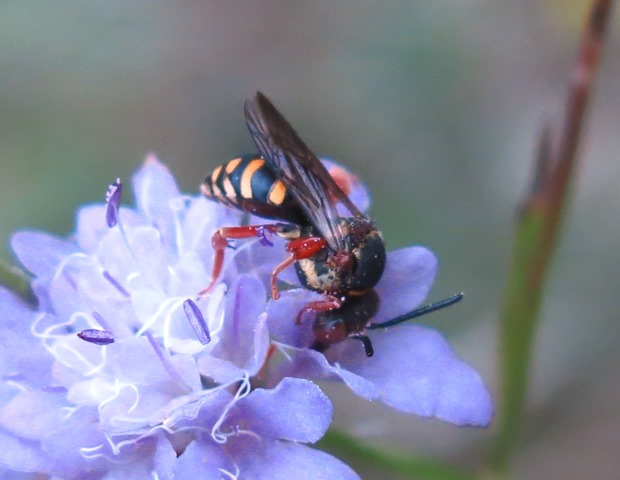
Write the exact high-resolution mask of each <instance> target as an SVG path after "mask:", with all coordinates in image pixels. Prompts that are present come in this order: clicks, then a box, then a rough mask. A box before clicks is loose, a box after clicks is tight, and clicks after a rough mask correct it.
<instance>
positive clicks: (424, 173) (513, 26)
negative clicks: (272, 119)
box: [0, 0, 620, 480]
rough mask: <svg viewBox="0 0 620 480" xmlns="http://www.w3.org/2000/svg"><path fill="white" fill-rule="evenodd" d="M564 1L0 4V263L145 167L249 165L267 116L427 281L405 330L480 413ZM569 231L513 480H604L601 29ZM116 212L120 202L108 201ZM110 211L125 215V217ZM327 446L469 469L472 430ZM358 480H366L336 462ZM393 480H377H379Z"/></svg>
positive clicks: (612, 237)
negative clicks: (259, 102) (453, 372)
mask: <svg viewBox="0 0 620 480" xmlns="http://www.w3.org/2000/svg"><path fill="white" fill-rule="evenodd" d="M586 6H587V4H586V2H584V1H581V0H547V1H540V0H518V1H511V2H493V1H491V0H441V1H437V2H422V1H410V0H407V1H405V0H396V1H393V2H380V1H376V0H375V1H369V0H363V1H362V0H360V1H356V2H352V1H349V2H345V1H341V2H333V1H331V0H315V1H313V2H301V1H286V0H263V1H261V2H240V1H235V2H218V1H214V0H211V1H202V2H192V1H185V0H177V1H176V2H161V1H159V2H158V1H141V0H134V1H132V2H126V1H119V0H107V1H106V2H69V1H64V0H57V1H55V2H46V1H43V0H41V1H23V0H6V1H4V2H3V4H2V10H3V11H2V15H1V16H0V72H1V73H0V167H1V169H0V239H1V240H2V247H0V259H3V260H6V261H10V262H12V261H14V260H13V257H12V254H11V252H10V248H9V239H10V236H11V232H13V231H14V230H16V229H23V228H29V229H42V230H47V231H51V232H53V233H56V234H58V235H67V234H70V232H71V231H72V229H73V225H74V213H75V210H76V207H77V206H78V205H81V204H84V203H88V202H100V201H102V199H103V198H104V194H105V191H106V187H107V185H108V184H109V183H110V182H111V181H113V180H114V179H115V178H116V177H121V178H122V179H124V180H128V179H129V178H130V175H131V174H132V172H133V171H134V170H135V169H136V168H137V167H138V166H139V165H140V163H141V161H142V159H143V158H144V156H145V154H147V153H148V152H155V153H157V154H158V155H159V156H160V157H161V158H162V160H163V161H164V162H165V163H167V165H168V166H169V167H170V168H171V169H172V170H173V172H174V173H175V175H176V177H177V179H178V181H179V183H180V185H181V187H182V189H184V190H185V191H187V192H197V191H198V185H199V184H200V182H201V180H202V178H203V177H204V175H205V174H206V173H207V172H208V171H209V170H210V169H212V168H213V167H215V166H217V165H218V164H220V163H222V162H224V161H226V160H227V159H229V158H232V157H233V156H235V155H238V154H240V153H244V152H252V151H254V148H253V146H252V143H251V140H250V138H249V135H248V134H247V131H246V128H245V125H244V122H243V114H242V107H243V101H244V100H245V99H246V98H247V97H248V96H250V95H251V94H253V92H254V91H256V90H257V89H260V90H262V91H263V92H265V93H266V94H267V95H268V96H270V97H271V98H272V100H273V101H274V102H275V104H276V105H277V106H278V107H279V108H280V109H281V110H282V112H283V113H284V114H285V116H286V117H287V118H288V119H289V120H290V121H291V123H292V124H293V125H294V126H295V127H296V128H297V130H298V131H299V132H300V134H301V136H302V137H303V138H304V139H305V140H306V141H307V142H308V144H309V145H310V146H311V147H312V148H313V149H314V150H315V152H316V153H318V154H320V155H329V156H331V157H333V158H335V159H337V160H338V161H340V162H342V163H344V164H345V165H347V166H348V167H350V168H351V169H352V170H353V171H354V172H356V173H358V174H359V175H360V176H361V177H362V178H364V179H365V180H366V181H367V183H368V186H369V188H370V190H371V192H372V193H373V204H372V209H371V214H372V216H373V217H374V218H375V219H376V220H377V222H378V223H379V225H380V227H381V228H382V230H383V232H384V236H385V238H386V239H387V243H388V246H389V248H397V247H401V246H404V245H409V244H423V245H427V246H429V247H430V248H431V249H432V250H434V251H435V252H436V254H437V256H438V257H439V259H440V272H439V276H438V279H437V283H436V285H435V287H434V290H433V291H432V294H431V296H432V299H440V298H443V297H445V296H448V295H450V294H451V293H453V292H456V291H464V292H465V293H466V299H465V301H464V302H462V303H461V304H460V305H458V306H456V307H453V308H451V309H449V311H445V312H442V313H441V314H436V315H434V316H430V317H427V318H425V319H423V321H424V323H426V324H429V325H431V326H433V327H436V328H438V329H440V330H442V331H443V332H445V334H446V335H447V336H448V337H449V339H450V341H451V342H452V344H453V345H454V346H455V348H456V350H457V351H458V352H459V354H460V355H461V356H462V357H463V358H465V359H467V360H468V361H469V362H471V363H472V364H474V365H475V366H476V367H477V368H478V369H479V371H481V373H482V375H483V376H484V378H485V379H486V381H487V383H488V384H489V385H490V387H491V388H492V390H493V391H496V390H497V378H496V373H497V372H496V364H497V359H496V340H495V335H496V326H495V324H496V312H497V308H498V304H499V302H500V298H501V293H502V289H503V286H504V285H505V281H506V278H505V276H506V273H507V268H508V265H509V261H510V253H511V245H512V225H513V220H514V218H515V212H516V208H517V205H518V203H519V201H520V199H521V198H522V196H523V194H524V192H525V190H526V186H527V182H528V179H529V177H530V172H531V159H532V154H533V151H534V144H535V142H536V139H537V137H538V133H537V132H538V127H539V125H540V123H541V120H542V118H543V117H545V116H547V117H552V118H553V116H557V115H559V114H560V113H561V108H562V102H563V96H564V92H565V86H566V80H567V74H568V71H569V68H570V67H571V65H572V62H573V59H574V58H575V55H576V49H577V41H578V38H579V36H580V32H581V26H582V24H583V19H584V14H585V11H586ZM610 27H611V28H610V33H611V35H610V38H609V41H608V44H607V46H606V49H605V51H604V57H603V63H602V68H601V71H600V76H599V78H598V80H597V89H596V91H595V96H594V102H593V104H592V109H591V116H590V119H589V124H588V127H587V135H586V142H585V143H584V148H583V159H582V160H583V161H582V164H581V168H580V175H579V177H578V180H577V183H576V185H575V186H576V188H575V190H574V195H573V202H572V209H571V210H572V211H571V212H570V216H569V217H568V220H567V222H566V223H565V225H564V236H563V239H562V243H561V246H560V249H559V252H558V255H557V256H556V258H555V261H554V264H553V269H552V274H551V278H550V283H549V288H548V294H547V297H546V301H545V304H544V309H543V320H542V323H541V328H540V330H539V335H538V340H537V343H536V345H535V355H534V365H533V384H532V388H531V392H530V399H529V413H528V418H527V422H526V424H525V425H524V436H523V439H522V446H521V448H520V450H519V453H518V455H517V456H516V458H515V464H514V477H515V478H523V479H535V478H546V479H556V478H557V479H560V478H561V479H573V478H575V479H578V478H585V477H588V478H597V479H607V478H609V479H616V478H618V475H620V473H618V472H620V457H619V456H618V455H617V443H618V441H617V438H618V434H620V409H619V408H618V405H619V404H620V369H619V368H618V365H619V364H620V363H619V361H620V353H619V349H618V348H617V344H618V342H619V341H620V318H619V316H620V315H619V314H618V312H619V311H620V295H618V289H619V285H620V268H619V262H618V246H619V245H620V215H619V214H620V208H619V206H620V188H619V187H618V185H620V161H619V160H620V158H619V154H620V136H619V135H618V126H619V125H620V95H618V91H617V86H618V83H616V82H619V81H620V55H618V53H619V51H620V33H619V30H620V22H619V21H618V16H617V15H616V18H614V19H613V22H612V24H611V25H610ZM125 198H126V199H129V198H130V197H129V196H127V197H125ZM127 201H129V200H127ZM329 391H330V394H335V395H336V397H337V398H336V411H335V426H337V427H338V428H340V429H342V430H344V431H346V432H349V433H352V434H354V435H356V436H357V437H359V438H361V439H363V440H364V441H365V442H367V443H368V444H369V445H373V446H381V447H383V448H387V449H389V450H390V451H394V452H401V453H415V454H420V455H425V456H429V457H432V458H436V459H440V460H444V461H446V462H448V463H451V464H453V465H456V466H459V465H460V466H464V467H472V468H474V469H475V468H478V467H480V465H481V464H482V463H483V461H484V458H485V455H486V451H487V446H488V443H489V441H490V439H491V436H492V430H471V429H459V428H457V427H454V426H452V425H447V424H442V423H441V422H439V421H432V420H422V419H418V418H415V417H410V416H406V415H402V414H398V413H394V412H392V411H390V410H389V409H388V408H385V407H382V406H381V405H377V404H369V403H367V402H364V401H362V400H359V399H357V398H354V397H353V395H352V394H349V393H348V392H347V391H345V390H344V389H343V388H339V387H337V386H334V387H329ZM344 460H345V461H347V462H348V463H350V464H351V465H352V466H354V467H355V468H356V469H357V470H358V472H359V473H360V474H361V475H362V477H363V478H370V479H372V478H381V479H383V480H386V479H387V478H391V477H389V474H386V472H384V471H378V469H373V467H372V465H368V464H367V463H365V462H364V461H363V460H362V459H351V458H344ZM393 478H398V477H393Z"/></svg>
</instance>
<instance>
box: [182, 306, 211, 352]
mask: <svg viewBox="0 0 620 480" xmlns="http://www.w3.org/2000/svg"><path fill="white" fill-rule="evenodd" d="M183 310H185V315H186V316H187V319H188V320H189V324H190V325H191V326H192V328H193V329H194V332H195V333H196V336H197V337H198V341H199V342H200V343H202V344H203V345H206V344H207V343H209V342H210V341H211V335H209V327H207V323H206V322H205V319H204V317H203V316H202V312H201V311H200V309H199V308H198V305H196V304H195V303H194V301H193V300H190V299H189V298H188V299H187V300H185V301H184V302H183Z"/></svg>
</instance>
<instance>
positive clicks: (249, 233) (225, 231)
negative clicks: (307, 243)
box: [198, 223, 291, 296]
mask: <svg viewBox="0 0 620 480" xmlns="http://www.w3.org/2000/svg"><path fill="white" fill-rule="evenodd" d="M266 231H267V232H270V233H274V234H276V235H283V234H287V235H288V234H290V232H291V226H290V225H286V224H282V223H271V224H267V225H248V226H244V227H222V228H220V229H218V230H217V231H216V232H215V233H214V234H213V236H212V237H211V245H212V246H213V250H214V255H215V256H214V259H213V270H212V271H211V282H210V283H209V285H208V286H207V287H206V288H204V289H202V290H201V291H200V292H198V296H202V295H205V294H207V293H209V292H210V291H211V289H212V288H213V287H214V286H215V283H216V282H217V279H218V278H219V276H220V274H221V273H222V267H223V266H224V254H225V252H226V248H227V247H228V240H232V239H240V238H252V237H261V236H262V235H264V233H265V232H266Z"/></svg>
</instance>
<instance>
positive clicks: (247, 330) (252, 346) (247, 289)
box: [212, 275, 269, 375]
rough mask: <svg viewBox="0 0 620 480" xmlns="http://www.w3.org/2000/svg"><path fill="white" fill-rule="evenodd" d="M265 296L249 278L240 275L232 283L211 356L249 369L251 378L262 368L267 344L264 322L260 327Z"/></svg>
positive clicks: (255, 280)
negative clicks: (217, 339) (222, 320)
mask: <svg viewBox="0 0 620 480" xmlns="http://www.w3.org/2000/svg"><path fill="white" fill-rule="evenodd" d="M266 295H267V294H266V292H265V288H264V286H263V284H262V283H261V282H260V281H258V280H257V279H256V278H255V277H253V276H251V275H241V276H239V277H238V278H237V279H236V280H235V282H234V283H233V285H232V286H231V287H230V290H229V291H228V292H227V294H226V310H225V312H226V314H225V318H224V325H225V327H224V328H223V330H222V331H221V332H220V334H219V335H220V337H219V342H218V343H217V345H216V346H215V347H214V349H213V352H212V355H214V356H218V357H220V358H221V359H224V360H228V361H230V362H232V363H234V364H235V365H237V366H239V367H240V368H246V369H249V370H250V373H251V374H252V375H253V374H255V373H257V371H258V369H259V368H260V367H261V365H262V362H263V361H264V356H265V355H266V351H267V347H268V343H269V339H268V336H267V331H266V329H265V327H264V321H263V327H260V323H259V320H260V317H261V314H262V313H263V311H264V310H265V306H266V301H265V299H266ZM257 327H258V328H257ZM213 335H214V334H213ZM257 337H258V338H257ZM257 340H258V344H257Z"/></svg>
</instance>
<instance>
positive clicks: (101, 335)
mask: <svg viewBox="0 0 620 480" xmlns="http://www.w3.org/2000/svg"><path fill="white" fill-rule="evenodd" d="M77 336H78V337H80V338H81V339H82V340H84V341H86V342H89V343H94V344H95V345H108V344H110V343H114V337H113V336H112V334H111V333H110V332H108V331H107V330H96V329H94V328H89V329H87V330H82V331H81V332H80V333H78V334H77Z"/></svg>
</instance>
